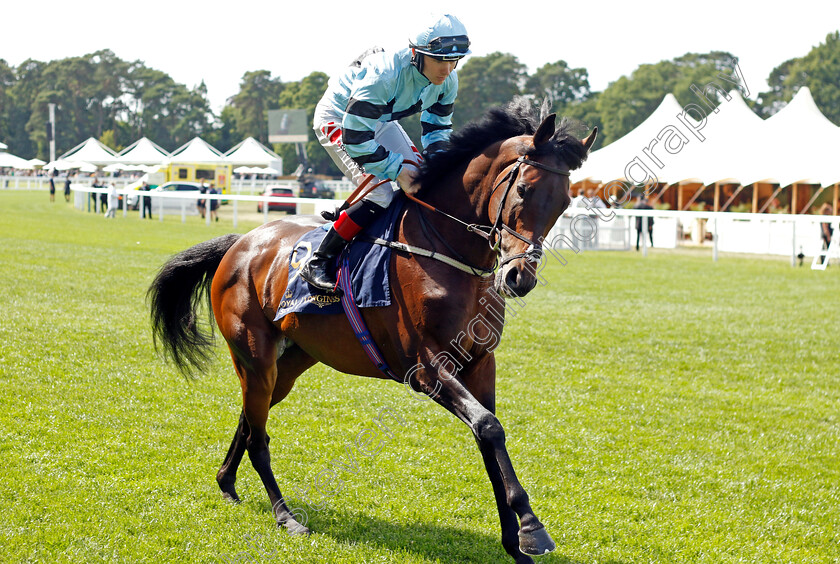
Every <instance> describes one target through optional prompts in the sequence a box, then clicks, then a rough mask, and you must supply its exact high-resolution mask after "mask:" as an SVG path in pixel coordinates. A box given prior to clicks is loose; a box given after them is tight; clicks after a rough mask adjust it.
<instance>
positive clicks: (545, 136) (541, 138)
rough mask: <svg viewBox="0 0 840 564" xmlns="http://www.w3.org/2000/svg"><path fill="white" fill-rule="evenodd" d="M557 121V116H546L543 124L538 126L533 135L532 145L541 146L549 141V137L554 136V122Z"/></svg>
mask: <svg viewBox="0 0 840 564" xmlns="http://www.w3.org/2000/svg"><path fill="white" fill-rule="evenodd" d="M556 119H557V114H550V115H549V116H547V117H546V118H545V119H544V120H543V122H542V123H541V124H540V127H539V128H538V129H537V132H536V133H534V145H535V146H536V145H542V144H543V143H545V142H546V141H548V140H549V139H551V136H552V135H554V122H555V120H556Z"/></svg>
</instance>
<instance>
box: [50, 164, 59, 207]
mask: <svg viewBox="0 0 840 564" xmlns="http://www.w3.org/2000/svg"><path fill="white" fill-rule="evenodd" d="M56 176H58V171H57V170H56V169H53V171H52V174H51V175H50V201H51V202H54V201H55V177H56Z"/></svg>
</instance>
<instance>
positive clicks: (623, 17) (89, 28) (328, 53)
mask: <svg viewBox="0 0 840 564" xmlns="http://www.w3.org/2000/svg"><path fill="white" fill-rule="evenodd" d="M491 3H492V4H493V5H494V7H493V8H488V7H487V6H488V4H491ZM703 4H704V3H699V2H693V3H684V2H679V1H678V0H671V1H661V0H633V1H629V2H628V1H626V0H623V1H615V0H609V1H599V0H588V1H579V2H559V1H556V0H555V1H552V2H549V1H545V0H531V1H529V2H526V3H524V4H522V3H519V2H510V1H508V0H494V1H493V2H486V1H480V0H470V1H469V2H462V1H454V0H453V1H450V2H440V1H437V0H432V1H429V2H425V3H422V4H421V3H419V2H416V1H412V2H406V1H395V2H383V1H381V0H380V1H379V2H349V1H347V0H344V1H342V2H338V1H335V0H316V1H311V2H305V1H300V0H293V2H285V3H284V2H276V1H275V2H268V1H265V0H238V1H236V2H226V3H213V2H203V3H196V2H178V1H176V0H168V1H164V0H144V1H142V2H131V3H129V2H125V3H116V2H113V0H108V1H105V0H76V1H74V2H67V1H66V0H61V1H56V0H44V1H42V2H39V3H37V4H30V3H28V2H4V6H3V8H2V22H0V59H5V60H6V62H7V63H8V64H10V65H13V66H17V65H20V64H21V63H22V62H23V61H25V60H26V59H35V60H39V61H50V60H55V59H62V58H65V57H71V56H81V55H85V54H88V53H92V52H94V51H97V50H100V49H110V50H112V51H113V52H114V53H115V54H116V55H117V57H119V58H121V59H123V60H125V61H135V60H140V61H143V62H144V63H145V65H146V66H148V67H151V68H155V69H158V70H161V71H163V72H165V73H167V74H169V75H170V76H171V77H172V78H173V79H174V80H175V81H176V82H180V83H182V84H185V85H186V86H187V87H190V88H192V87H195V86H197V85H198V84H200V83H201V81H202V80H203V81H204V83H205V84H206V86H207V88H208V96H209V99H210V103H211V107H212V109H213V111H214V112H215V113H217V114H218V113H219V112H220V110H221V108H222V107H223V105H224V104H225V101H226V100H227V98H229V97H230V96H233V95H234V94H236V93H237V92H238V91H239V84H240V82H241V79H242V76H243V75H244V74H245V72H247V71H254V70H268V71H270V72H271V74H272V76H274V77H276V78H280V79H281V80H282V81H284V82H289V81H297V80H300V79H302V78H303V77H305V76H306V75H308V74H309V73H311V72H313V71H322V72H325V73H327V74H328V75H333V74H335V73H336V72H338V71H339V70H340V69H341V68H342V67H343V66H344V65H346V64H347V63H349V62H350V61H351V60H352V59H353V58H354V57H355V56H356V55H358V54H359V53H361V52H363V51H365V50H366V49H367V48H368V47H371V46H373V45H379V46H381V47H385V48H387V49H397V48H401V47H403V46H406V45H407V41H408V38H409V37H410V36H412V35H416V33H417V32H418V31H419V30H418V29H417V26H418V25H419V26H420V28H421V29H422V27H423V26H424V24H425V22H426V21H427V20H428V19H429V15H430V14H432V13H435V12H438V13H441V12H448V13H451V14H454V15H456V16H457V17H458V18H459V19H460V20H461V21H462V22H463V23H464V24H465V25H466V27H467V30H468V32H469V36H470V39H471V41H472V51H473V53H474V54H476V55H479V56H483V55H487V54H490V53H493V52H502V53H510V54H513V55H515V56H516V57H517V58H518V59H519V62H521V63H523V64H524V65H526V66H527V67H528V71H529V73H533V72H534V71H536V70H537V69H538V68H539V67H540V66H542V65H545V64H547V63H552V62H556V61H558V60H565V61H566V62H567V63H568V64H569V65H570V66H571V67H584V68H586V69H587V70H588V72H589V82H590V86H591V88H592V90H596V91H597V90H603V89H604V88H606V87H607V86H608V85H609V84H610V83H611V82H613V81H615V80H617V79H618V78H620V77H621V76H622V75H629V74H630V73H632V72H633V70H635V69H636V67H638V66H639V65H640V64H645V63H657V62H659V61H662V60H668V59H673V58H675V57H679V56H680V55H683V54H685V53H687V52H694V53H700V52H709V51H713V50H717V51H728V52H731V53H732V54H734V55H736V56H737V57H738V58H739V64H740V68H741V71H742V72H743V74H744V78H745V80H746V82H747V87H748V89H749V97H750V98H753V99H754V98H755V97H756V95H757V94H758V93H759V92H761V91H762V90H765V89H766V87H767V83H766V80H767V77H768V76H769V74H770V71H772V70H773V68H775V67H776V66H778V65H779V64H781V63H782V62H784V61H786V60H788V59H791V58H795V57H801V56H804V55H806V54H807V53H808V51H810V49H811V48H812V47H813V46H815V45H818V44H819V43H821V42H823V41H824V40H825V37H826V35H827V34H828V33H830V32H833V31H836V30H837V29H838V28H840V2H837V1H831V2H825V0H819V1H818V0H799V1H797V2H791V3H784V4H782V3H778V4H779V5H780V6H782V7H781V8H771V7H769V6H772V5H773V4H776V3H775V2H768V3H758V2H754V1H744V0H729V1H728V2H725V3H716V4H717V6H712V7H707V8H705V9H701V6H703ZM705 5H706V6H708V5H709V4H708V3H705ZM124 6H134V7H132V8H124ZM677 6H681V7H677ZM219 7H223V8H224V9H219Z"/></svg>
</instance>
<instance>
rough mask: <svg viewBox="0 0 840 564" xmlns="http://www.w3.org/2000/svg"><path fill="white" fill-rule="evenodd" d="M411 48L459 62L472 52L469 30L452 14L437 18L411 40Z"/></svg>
mask: <svg viewBox="0 0 840 564" xmlns="http://www.w3.org/2000/svg"><path fill="white" fill-rule="evenodd" d="M409 47H411V48H412V49H414V50H415V51H416V52H418V53H422V54H424V55H429V56H430V57H434V58H436V59H440V60H444V61H457V60H458V59H460V58H462V57H464V56H465V55H469V54H470V52H471V51H470V38H469V37H467V28H466V27H464V24H462V23H461V20H459V19H458V18H456V17H455V16H452V15H450V14H444V15H442V16H439V17H437V19H435V20H434V21H433V22H432V23H431V24H430V25H428V26H426V27H425V28H424V29H423V31H421V32H420V33H418V34H417V36H416V37H415V38H414V39H413V40H409Z"/></svg>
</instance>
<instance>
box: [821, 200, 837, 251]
mask: <svg viewBox="0 0 840 564" xmlns="http://www.w3.org/2000/svg"><path fill="white" fill-rule="evenodd" d="M820 211H821V212H822V215H832V213H831V211H832V210H831V204H829V203H827V202H826V203H825V204H823V206H822V209H821V210H820ZM832 235H834V228H833V227H832V226H831V223H830V222H828V221H826V222H823V223H820V236H821V237H822V248H823V250H827V249H828V247H829V245H831V236H832ZM827 260H828V255H825V256H824V257H823V262H825V261H827Z"/></svg>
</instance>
